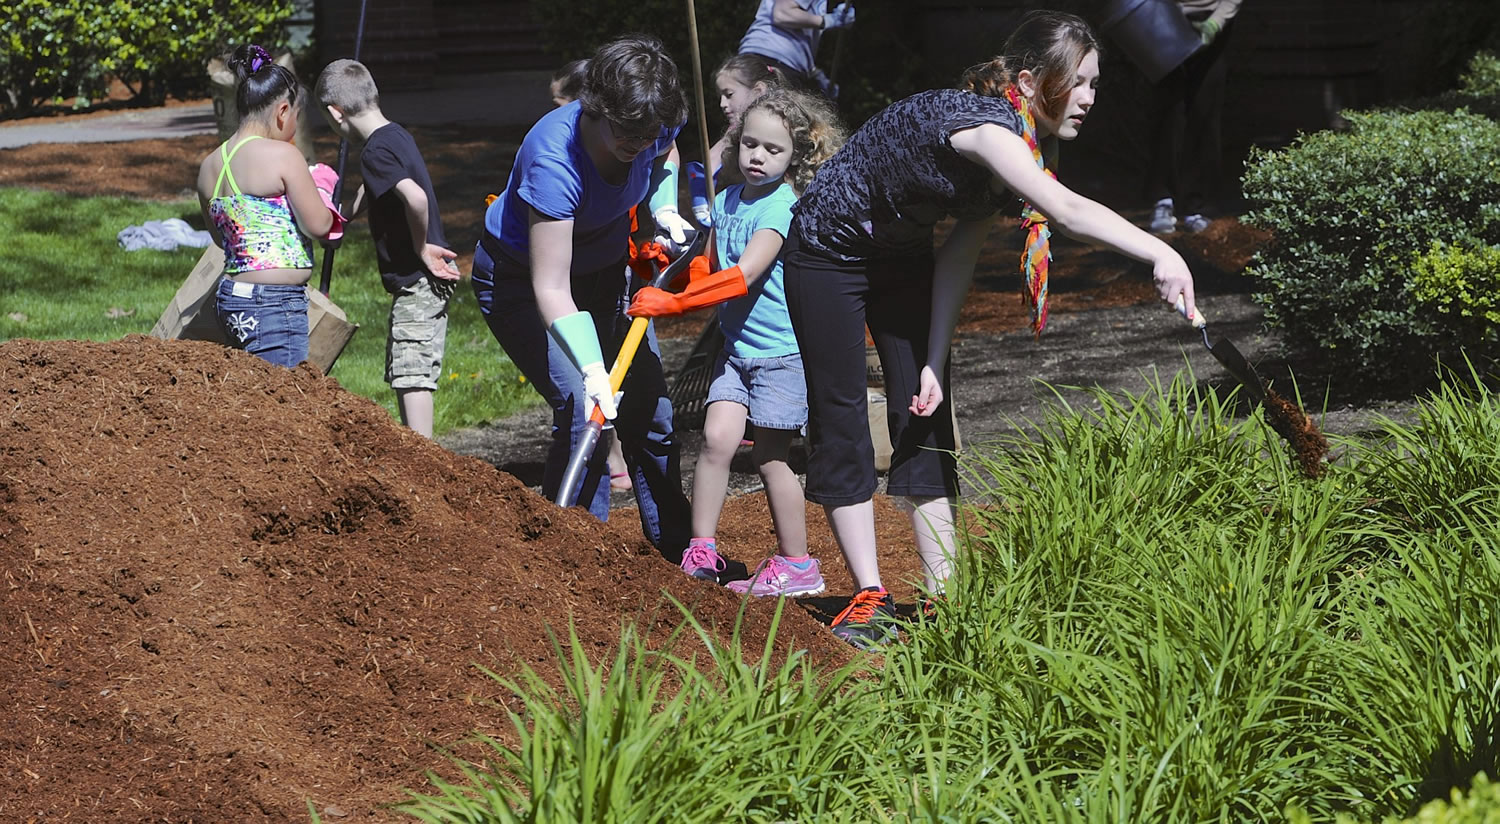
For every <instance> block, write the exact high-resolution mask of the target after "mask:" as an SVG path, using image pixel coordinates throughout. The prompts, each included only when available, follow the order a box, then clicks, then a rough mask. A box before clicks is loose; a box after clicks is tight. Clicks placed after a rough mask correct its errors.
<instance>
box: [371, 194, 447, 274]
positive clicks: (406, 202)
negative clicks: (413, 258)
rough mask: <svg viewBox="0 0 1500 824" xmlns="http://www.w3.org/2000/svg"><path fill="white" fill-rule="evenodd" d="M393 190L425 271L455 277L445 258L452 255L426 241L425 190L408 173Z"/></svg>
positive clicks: (426, 214) (426, 209)
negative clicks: (401, 206) (399, 201)
mask: <svg viewBox="0 0 1500 824" xmlns="http://www.w3.org/2000/svg"><path fill="white" fill-rule="evenodd" d="M395 190H396V197H398V198H400V200H401V204H402V205H403V206H405V207H406V208H405V209H403V211H404V212H405V213H406V228H407V229H408V231H410V232H411V248H413V249H415V250H417V255H418V256H420V257H421V258H422V263H423V264H425V265H426V266H427V271H429V272H431V273H432V274H433V276H435V277H438V278H441V279H442V280H458V278H459V272H458V269H457V268H456V267H454V265H453V264H452V263H450V262H449V260H451V259H452V258H454V257H456V255H454V254H453V252H452V251H451V250H449V249H445V248H443V247H442V246H438V245H437V244H435V243H428V242H427V221H428V219H429V218H430V217H431V215H430V213H429V212H428V204H427V193H426V192H425V191H423V190H422V187H421V185H419V184H418V183H417V182H416V181H415V180H412V179H411V178H409V177H404V178H402V179H401V180H400V181H398V182H397V183H396V186H395ZM361 191H363V190H361Z"/></svg>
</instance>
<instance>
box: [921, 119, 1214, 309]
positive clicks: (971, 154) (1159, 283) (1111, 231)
mask: <svg viewBox="0 0 1500 824" xmlns="http://www.w3.org/2000/svg"><path fill="white" fill-rule="evenodd" d="M949 142H950V143H951V144H952V145H953V148H954V149H956V150H957V151H958V153H959V154H960V155H962V156H963V157H964V158H966V159H968V160H970V161H973V162H974V163H978V164H979V165H981V166H984V167H985V168H987V169H989V170H990V172H991V173H992V174H994V175H995V177H996V179H997V180H998V181H999V182H1000V183H1001V184H1003V185H1005V186H1006V187H1007V188H1009V189H1010V190H1011V191H1013V192H1015V193H1016V194H1017V195H1019V196H1020V197H1022V198H1024V199H1025V200H1026V202H1028V203H1030V204H1031V205H1032V207H1033V208H1035V209H1036V210H1037V211H1038V212H1041V213H1042V214H1043V215H1045V216H1046V217H1047V220H1048V221H1049V222H1050V223H1051V224H1052V225H1053V226H1054V227H1056V228H1057V229H1059V230H1060V231H1062V232H1063V234H1066V235H1068V236H1069V237H1072V238H1077V239H1078V240H1082V241H1085V242H1088V243H1094V244H1098V245H1101V246H1107V247H1109V248H1111V249H1113V250H1115V251H1116V252H1119V253H1120V254H1122V255H1125V256H1126V257H1130V258H1134V259H1136V260H1139V261H1143V262H1145V263H1150V264H1151V265H1152V269H1153V273H1152V276H1153V278H1154V280H1155V281H1156V287H1157V291H1158V292H1159V293H1160V294H1161V297H1162V300H1164V301H1166V302H1167V303H1169V304H1170V303H1174V302H1175V301H1176V300H1177V297H1178V295H1181V296H1182V298H1183V300H1184V301H1185V302H1186V304H1187V309H1188V316H1189V317H1192V316H1193V313H1194V310H1195V307H1196V303H1195V302H1194V299H1193V276H1192V274H1191V273H1190V272H1189V271H1188V267H1187V263H1186V262H1185V261H1183V259H1182V256H1181V255H1179V254H1177V252H1176V250H1174V249H1173V248H1172V247H1171V246H1168V245H1167V244H1166V243H1163V242H1162V241H1161V240H1159V239H1157V238H1155V237H1152V236H1151V235H1150V234H1148V233H1146V232H1144V231H1142V230H1140V229H1138V228H1136V227H1135V226H1134V225H1132V224H1131V223H1130V221H1128V220H1126V219H1125V218H1123V217H1120V216H1119V215H1117V214H1115V213H1114V212H1113V211H1111V210H1110V209H1109V208H1108V207H1106V206H1104V205H1103V204H1100V203H1097V202H1095V201H1092V200H1089V199H1088V198H1086V197H1084V196H1082V195H1080V194H1077V193H1076V192H1074V191H1072V190H1071V189H1069V188H1068V187H1066V186H1064V185H1062V184H1061V183H1058V182H1057V181H1056V180H1053V179H1052V178H1051V177H1049V176H1048V175H1047V174H1046V173H1044V172H1043V171H1042V170H1041V169H1040V168H1038V167H1037V165H1036V159H1035V158H1033V157H1032V156H1031V149H1030V148H1028V147H1027V146H1026V142H1025V141H1024V140H1022V139H1021V138H1020V137H1019V136H1017V135H1016V134H1015V133H1013V132H1010V131H1008V130H1006V129H1004V128H1002V127H1000V126H997V125H995V124H993V123H986V124H984V125H981V126H976V127H974V128H972V129H964V130H962V131H958V132H954V133H953V136H952V137H951V138H950V139H949Z"/></svg>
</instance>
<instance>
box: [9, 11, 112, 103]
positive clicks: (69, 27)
mask: <svg viewBox="0 0 1500 824" xmlns="http://www.w3.org/2000/svg"><path fill="white" fill-rule="evenodd" d="M100 5H101V4H100V3H98V2H95V0H58V2H52V0H15V2H10V3H7V4H6V10H5V13H4V14H0V89H3V90H4V92H5V101H6V104H7V106H6V107H7V108H8V109H10V110H12V111H26V110H29V109H31V108H33V107H34V106H35V105H36V104H37V103H40V102H42V101H44V100H49V99H52V98H55V97H62V96H70V95H78V96H83V97H93V96H97V95H99V94H100V93H102V92H103V90H104V89H105V79H106V78H105V74H104V71H103V69H102V68H101V67H100V65H99V60H100V58H101V57H102V56H103V51H102V50H103V48H104V44H105V42H106V41H107V40H108V39H109V37H110V34H109V31H110V29H109V27H110V21H109V19H108V15H107V14H105V13H103V11H104V10H103V9H100V8H99V6H100Z"/></svg>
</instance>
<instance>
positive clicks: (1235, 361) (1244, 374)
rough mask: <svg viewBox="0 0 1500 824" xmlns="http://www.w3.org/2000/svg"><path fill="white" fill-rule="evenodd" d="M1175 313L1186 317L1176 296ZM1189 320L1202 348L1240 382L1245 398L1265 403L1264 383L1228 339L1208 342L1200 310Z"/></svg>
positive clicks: (1180, 297)
mask: <svg viewBox="0 0 1500 824" xmlns="http://www.w3.org/2000/svg"><path fill="white" fill-rule="evenodd" d="M1177 311H1178V313H1179V314H1181V315H1182V316H1183V317H1187V306H1186V304H1184V303H1183V300H1182V296H1181V295H1178V296H1177ZM1190 320H1191V321H1192V322H1193V327H1194V328H1195V329H1197V330H1198V331H1199V332H1200V333H1202V335H1203V347H1204V348H1205V349H1207V350H1208V353H1209V354H1210V355H1213V356H1214V360H1216V361H1218V362H1219V363H1220V364H1221V365H1222V366H1223V367H1224V369H1225V371H1227V372H1229V374H1230V375H1231V376H1233V377H1234V379H1235V380H1237V381H1239V382H1240V385H1241V386H1243V387H1245V395H1246V397H1248V398H1249V399H1250V400H1251V401H1252V402H1254V403H1265V402H1266V384H1265V381H1263V380H1261V379H1260V376H1259V375H1257V374H1255V368H1254V367H1252V366H1251V365H1250V361H1248V360H1245V356H1244V355H1242V354H1240V350H1239V349H1237V348H1235V345H1234V344H1233V343H1230V342H1229V339H1228V338H1219V340H1218V341H1217V342H1215V343H1210V342H1209V339H1208V319H1207V318H1205V317H1203V311H1202V310H1201V309H1200V310H1198V311H1196V312H1194V313H1193V317H1192V318H1190Z"/></svg>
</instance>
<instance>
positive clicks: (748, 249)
mask: <svg viewBox="0 0 1500 824" xmlns="http://www.w3.org/2000/svg"><path fill="white" fill-rule="evenodd" d="M783 240H784V238H782V236H781V233H780V232H778V231H776V230H775V229H759V230H757V231H756V232H755V234H753V235H751V236H750V242H749V243H747V244H745V251H744V253H743V254H741V255H740V260H739V263H738V264H736V265H737V266H739V267H740V271H741V272H743V273H744V275H745V285H746V286H750V285H752V284H754V283H755V282H756V281H757V280H760V279H761V278H762V277H764V276H765V274H766V273H767V272H769V271H771V267H772V265H773V264H775V263H776V256H777V255H779V254H781V244H782V241H783Z"/></svg>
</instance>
